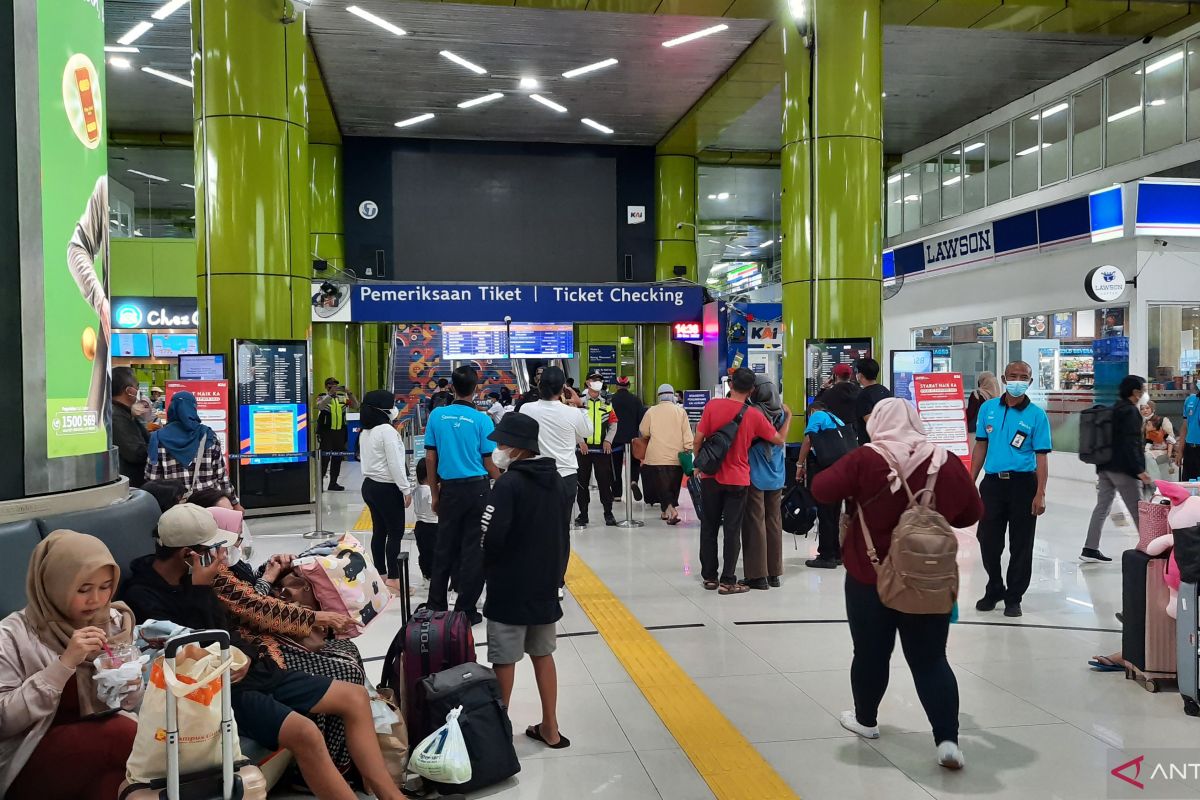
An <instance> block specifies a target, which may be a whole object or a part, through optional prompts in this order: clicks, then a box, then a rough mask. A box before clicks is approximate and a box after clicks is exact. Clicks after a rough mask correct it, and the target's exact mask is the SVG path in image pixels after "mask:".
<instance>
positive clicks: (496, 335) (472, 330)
mask: <svg viewBox="0 0 1200 800" xmlns="http://www.w3.org/2000/svg"><path fill="white" fill-rule="evenodd" d="M510 348H511V352H510ZM574 356H575V326H574V325H573V324H572V323H570V322H513V323H510V324H508V325H505V323H503V322H447V323H444V324H443V325H442V358H444V359H447V360H451V361H470V360H476V359H484V360H486V359H496V358H535V359H548V358H574Z"/></svg>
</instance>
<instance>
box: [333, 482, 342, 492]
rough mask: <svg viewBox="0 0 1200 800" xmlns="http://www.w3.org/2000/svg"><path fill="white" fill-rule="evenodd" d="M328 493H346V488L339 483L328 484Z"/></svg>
mask: <svg viewBox="0 0 1200 800" xmlns="http://www.w3.org/2000/svg"><path fill="white" fill-rule="evenodd" d="M329 491H331V492H344V491H346V487H345V486H342V485H341V484H340V483H331V484H329Z"/></svg>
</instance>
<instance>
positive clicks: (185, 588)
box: [120, 503, 403, 800]
mask: <svg viewBox="0 0 1200 800" xmlns="http://www.w3.org/2000/svg"><path fill="white" fill-rule="evenodd" d="M154 535H155V540H156V547H155V552H154V554H152V555H148V556H142V557H141V558H138V559H135V560H134V562H133V564H132V573H133V574H132V576H131V577H130V578H129V580H127V581H124V582H123V583H122V584H121V592H120V599H121V600H124V601H125V602H126V603H127V604H128V605H129V607H130V609H132V611H133V613H134V615H135V616H136V617H137V619H139V620H142V621H145V620H147V619H157V620H169V621H171V622H174V623H176V624H177V625H182V626H184V627H185V628H191V629H193V630H206V629H213V628H216V629H219V630H224V631H228V632H229V634H230V641H231V642H232V643H233V645H234V646H235V647H237V648H238V649H240V650H242V652H244V653H245V654H246V657H247V658H249V659H250V665H249V667H248V668H247V669H246V670H245V671H243V672H240V673H237V674H234V676H233V682H234V686H233V691H232V701H233V714H234V719H235V720H236V721H237V725H238V729H239V733H240V734H242V735H244V736H249V737H250V738H251V739H253V740H254V741H256V742H258V743H259V744H261V745H262V746H263V747H267V748H269V749H271V750H276V749H279V748H285V749H287V750H290V751H291V752H292V755H293V756H294V757H295V759H296V764H297V766H299V767H300V773H301V775H303V776H304V782H305V783H306V784H307V785H308V788H309V789H310V790H311V791H312V793H313V794H314V795H316V796H317V797H322V798H326V797H328V798H337V800H355V798H357V795H356V794H355V793H354V791H353V790H352V789H351V788H350V786H349V784H347V783H346V780H345V778H343V777H342V775H341V773H339V772H338V770H337V767H336V766H335V765H334V763H333V759H332V758H330V756H329V749H328V748H327V747H326V746H325V739H324V737H323V736H322V735H321V731H320V729H318V728H317V726H316V724H315V723H314V722H313V721H312V720H311V719H309V718H308V716H305V715H307V714H332V715H334V716H338V717H341V718H342V721H343V722H344V723H345V728H346V740H347V742H349V746H350V752H351V754H352V758H353V760H354V764H355V766H356V767H358V771H359V774H360V775H361V776H362V778H363V782H364V783H365V784H366V786H367V789H368V791H370V792H372V793H374V794H375V796H376V797H378V798H380V800H384V798H386V799H387V800H401V798H403V795H402V794H401V793H400V790H399V789H397V788H396V784H395V782H393V781H392V779H391V777H390V776H389V775H388V771H387V766H386V765H385V764H384V761H383V755H382V754H381V753H380V750H379V740H378V738H377V737H376V735H375V724H374V722H373V721H372V719H371V706H370V701H369V700H368V699H367V693H366V692H365V691H364V690H363V687H361V686H358V685H356V684H352V683H346V682H345V681H335V680H333V679H331V678H325V677H319V676H316V675H309V674H308V673H305V672H295V671H291V670H283V669H280V668H278V667H277V666H275V665H274V664H273V663H272V662H271V661H270V660H268V659H266V658H258V653H257V651H256V648H254V647H253V646H252V645H250V644H248V643H247V642H246V641H245V640H244V639H242V637H241V636H239V635H238V633H237V628H236V626H234V625H232V624H231V623H230V621H229V618H228V617H227V616H226V613H225V609H224V607H223V606H222V605H221V602H220V600H219V599H218V598H217V594H216V592H215V591H214V590H213V582H214V581H215V580H216V579H217V576H218V575H219V574H220V573H221V570H222V568H223V567H224V566H225V548H226V547H228V546H229V545H231V544H233V539H234V538H236V536H235V535H234V534H230V533H228V532H226V531H221V530H219V529H218V528H217V522H216V520H215V519H214V518H213V516H212V514H210V513H209V512H208V511H207V510H206V509H203V508H200V507H199V506H197V505H193V504H191V503H183V504H180V505H177V506H174V507H173V508H170V509H168V510H167V511H166V513H164V514H163V515H162V517H161V518H160V519H159V521H158V528H157V529H156V530H155V534H154ZM184 734H185V735H187V732H184Z"/></svg>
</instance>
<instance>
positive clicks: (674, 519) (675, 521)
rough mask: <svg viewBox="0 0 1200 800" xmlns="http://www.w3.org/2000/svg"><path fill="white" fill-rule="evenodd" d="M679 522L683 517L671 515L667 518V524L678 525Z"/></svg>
mask: <svg viewBox="0 0 1200 800" xmlns="http://www.w3.org/2000/svg"><path fill="white" fill-rule="evenodd" d="M681 522H683V517H671V518H670V519H669V520H667V524H668V525H678V524H679V523H681Z"/></svg>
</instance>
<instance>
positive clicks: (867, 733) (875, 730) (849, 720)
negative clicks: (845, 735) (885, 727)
mask: <svg viewBox="0 0 1200 800" xmlns="http://www.w3.org/2000/svg"><path fill="white" fill-rule="evenodd" d="M838 722H840V723H842V727H843V728H845V729H846V730H848V731H850V732H851V733H856V734H858V735H859V736H861V737H862V738H864V739H878V738H879V726H878V725H873V726H867V725H862V724H860V723H859V721H858V717H856V716H854V712H853V711H843V712H842V715H841V716H840V717H838Z"/></svg>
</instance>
